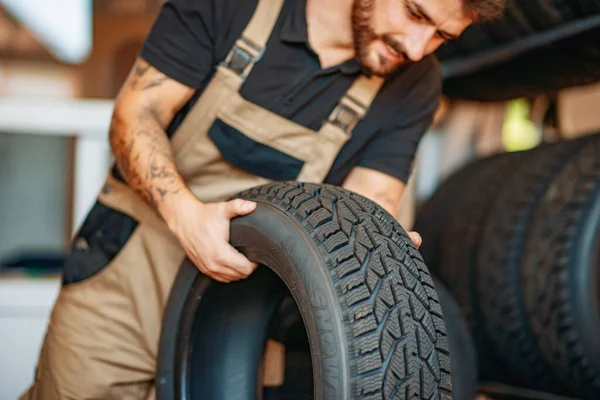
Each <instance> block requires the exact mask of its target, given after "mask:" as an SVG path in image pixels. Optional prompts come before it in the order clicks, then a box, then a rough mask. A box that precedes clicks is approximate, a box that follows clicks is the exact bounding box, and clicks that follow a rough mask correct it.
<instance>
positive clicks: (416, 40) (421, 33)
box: [405, 24, 436, 62]
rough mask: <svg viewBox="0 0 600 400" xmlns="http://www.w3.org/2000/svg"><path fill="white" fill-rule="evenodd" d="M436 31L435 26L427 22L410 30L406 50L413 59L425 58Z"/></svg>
mask: <svg viewBox="0 0 600 400" xmlns="http://www.w3.org/2000/svg"><path fill="white" fill-rule="evenodd" d="M435 31H436V28H435V27H432V26H427V25H425V24H419V25H417V26H416V27H415V28H414V29H412V30H411V31H410V33H409V34H408V35H407V36H408V37H407V38H406V42H405V50H406V55H407V56H408V58H409V59H410V60H411V61H414V62H416V61H420V60H421V59H422V58H423V56H424V55H425V51H426V49H427V47H428V45H429V42H430V41H431V39H432V38H433V35H434V34H435Z"/></svg>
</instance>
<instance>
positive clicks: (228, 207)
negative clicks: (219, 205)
mask: <svg viewBox="0 0 600 400" xmlns="http://www.w3.org/2000/svg"><path fill="white" fill-rule="evenodd" d="M255 208H256V203H254V202H252V201H247V200H243V199H235V200H231V201H228V202H227V203H225V216H226V217H227V218H229V219H232V218H235V217H237V216H240V215H246V214H250V213H251V212H252V211H254V209H255Z"/></svg>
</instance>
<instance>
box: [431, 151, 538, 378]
mask: <svg viewBox="0 0 600 400" xmlns="http://www.w3.org/2000/svg"><path fill="white" fill-rule="evenodd" d="M530 153H531V151H523V152H515V153H506V156H504V157H499V158H497V159H496V160H495V161H494V162H489V163H485V164H482V165H481V167H480V168H479V171H478V172H477V174H474V175H473V177H472V179H470V180H469V182H468V184H466V185H465V187H464V188H463V190H462V192H461V193H460V194H459V197H458V199H457V200H456V204H455V206H454V207H453V209H452V212H451V213H450V214H449V216H448V218H447V220H446V222H445V224H444V226H443V228H442V232H441V236H440V237H441V240H440V243H441V246H440V263H439V265H433V266H432V267H431V271H432V272H433V273H434V274H435V275H436V276H437V277H438V278H439V279H440V281H442V282H443V283H444V284H445V285H446V286H447V287H448V290H450V292H451V293H452V294H453V296H454V297H455V298H456V301H457V302H458V304H459V306H460V308H461V310H462V313H463V315H464V317H465V320H466V321H467V325H468V326H469V328H470V330H471V334H472V335H473V339H474V341H475V346H476V348H477V353H478V363H479V366H480V375H481V377H482V378H485V379H501V378H503V374H502V372H501V369H499V368H498V366H497V363H496V360H497V355H496V354H495V352H494V350H493V346H492V345H491V343H490V342H489V339H488V338H487V337H486V335H485V333H484V331H483V330H482V327H481V324H480V321H481V315H480V310H479V299H478V297H477V286H476V284H477V269H476V256H477V253H478V251H479V246H480V237H481V233H482V231H483V228H484V226H485V224H486V220H487V218H488V216H489V212H490V208H491V204H492V201H493V199H494V198H495V197H496V195H497V193H498V191H499V190H501V189H502V187H503V185H504V184H505V183H506V181H507V180H508V179H510V177H511V176H512V174H514V172H515V170H516V169H517V168H518V166H519V164H520V163H521V162H523V161H524V160H527V159H528V157H529V155H530Z"/></svg>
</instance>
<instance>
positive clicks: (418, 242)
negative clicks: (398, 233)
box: [408, 231, 423, 249]
mask: <svg viewBox="0 0 600 400" xmlns="http://www.w3.org/2000/svg"><path fill="white" fill-rule="evenodd" d="M408 236H410V240H412V242H413V243H414V244H415V246H417V249H418V248H419V247H420V246H421V243H423V239H422V238H421V235H419V234H418V233H417V232H415V231H412V232H408Z"/></svg>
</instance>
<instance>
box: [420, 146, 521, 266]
mask: <svg viewBox="0 0 600 400" xmlns="http://www.w3.org/2000/svg"><path fill="white" fill-rule="evenodd" d="M502 157H510V155H508V156H507V154H506V153H499V154H495V155H492V156H488V157H485V158H482V159H478V160H475V161H472V162H470V163H468V164H467V165H465V166H463V167H461V168H459V169H458V170H457V171H456V172H454V173H453V174H452V175H450V176H448V177H447V178H446V179H445V180H444V181H443V182H442V183H441V184H440V185H439V186H438V188H437V189H436V190H435V192H434V193H433V195H432V196H431V197H430V198H429V199H428V200H427V201H426V202H425V203H424V204H423V205H422V206H421V207H420V210H419V212H418V213H417V216H416V219H415V224H414V225H415V231H417V232H419V235H421V238H422V239H423V243H422V244H421V246H420V247H419V252H420V253H421V255H422V256H423V260H424V261H425V263H426V264H427V267H428V268H429V269H430V270H435V269H436V268H437V266H438V265H439V264H440V246H441V244H440V234H441V231H442V227H443V226H444V225H445V223H446V220H447V218H448V216H449V215H451V214H452V213H453V209H454V207H455V204H456V203H457V202H458V201H459V198H460V193H461V192H462V191H464V190H465V187H468V185H469V182H470V181H471V180H472V179H474V176H475V175H476V174H478V173H479V171H480V170H481V168H483V166H484V165H485V164H490V163H496V162H498V160H499V159H500V158H502Z"/></svg>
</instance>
